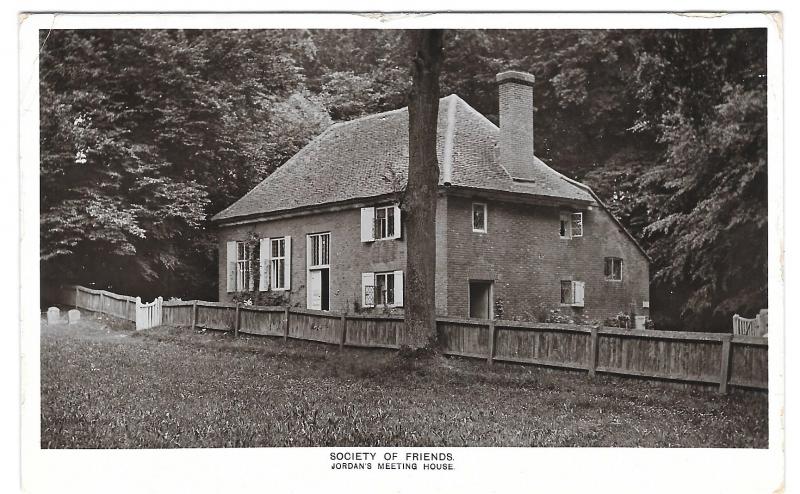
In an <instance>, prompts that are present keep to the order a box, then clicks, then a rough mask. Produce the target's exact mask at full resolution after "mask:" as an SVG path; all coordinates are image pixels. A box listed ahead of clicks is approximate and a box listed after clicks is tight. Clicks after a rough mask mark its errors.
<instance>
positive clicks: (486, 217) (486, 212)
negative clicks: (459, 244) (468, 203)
mask: <svg viewBox="0 0 800 494" xmlns="http://www.w3.org/2000/svg"><path fill="white" fill-rule="evenodd" d="M476 207H480V208H483V228H475V208H476ZM470 222H471V223H472V231H473V233H488V232H489V207H488V206H487V205H486V203H485V202H473V203H472V213H471V214H470Z"/></svg>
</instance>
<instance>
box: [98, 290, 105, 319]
mask: <svg viewBox="0 0 800 494" xmlns="http://www.w3.org/2000/svg"><path fill="white" fill-rule="evenodd" d="M97 312H99V313H101V314H105V312H103V292H102V291H101V292H100V310H99V311H97Z"/></svg>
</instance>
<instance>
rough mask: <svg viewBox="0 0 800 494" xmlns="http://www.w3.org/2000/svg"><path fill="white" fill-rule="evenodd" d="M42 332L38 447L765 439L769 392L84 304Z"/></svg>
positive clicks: (740, 442) (721, 443) (727, 442)
mask: <svg viewBox="0 0 800 494" xmlns="http://www.w3.org/2000/svg"><path fill="white" fill-rule="evenodd" d="M83 317H84V319H83V320H82V321H81V323H80V324H78V325H73V326H67V325H59V326H47V325H46V323H43V324H42V326H41V328H42V334H41V351H42V354H41V366H42V368H41V370H42V383H41V393H42V410H41V419H42V424H41V432H42V440H41V445H42V447H43V448H172V447H257V446H627V447H635V446H645V447H676V446H677V447H756V448H765V447H767V436H768V428H767V395H766V393H763V392H750V391H741V390H735V391H734V392H733V393H732V394H730V395H728V396H720V395H717V394H716V393H715V391H714V389H712V388H702V387H696V386H678V385H674V384H670V383H663V382H656V381H645V380H637V379H630V378H623V377H614V376H598V377H596V378H594V379H589V378H588V376H587V375H586V374H585V373H574V372H567V371H560V370H555V371H554V370H549V369H542V368H537V367H531V366H522V365H510V364H499V363H498V364H495V365H494V366H493V367H489V366H487V365H486V363H485V362H484V361H478V360H466V359H456V358H445V357H432V358H430V357H429V358H424V359H411V358H403V357H400V356H398V354H397V352H392V351H380V350H358V349H347V348H346V349H344V350H343V351H340V350H339V349H338V348H337V347H335V346H329V345H323V344H316V343H310V342H299V341H292V340H290V341H289V342H288V343H286V342H284V341H283V340H282V339H280V338H269V337H255V336H250V337H248V336H242V337H240V338H239V339H234V338H233V337H232V335H230V334H226V333H218V332H212V331H208V332H199V331H196V332H193V331H192V330H190V329H187V328H183V329H176V328H167V327H163V328H157V329H153V330H147V331H140V332H136V331H134V330H133V328H132V325H131V324H129V323H124V322H121V321H118V320H114V319H110V318H105V317H103V318H94V317H93V316H91V315H89V314H87V313H86V312H84V313H83Z"/></svg>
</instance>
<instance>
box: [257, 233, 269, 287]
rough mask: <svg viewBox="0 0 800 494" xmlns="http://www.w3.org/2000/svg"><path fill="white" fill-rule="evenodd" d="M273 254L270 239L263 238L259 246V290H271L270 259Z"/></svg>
mask: <svg viewBox="0 0 800 494" xmlns="http://www.w3.org/2000/svg"><path fill="white" fill-rule="evenodd" d="M270 254H272V244H270V242H269V237H267V238H262V239H261V240H260V241H259V245H258V289H259V291H262V292H266V291H267V290H269V257H270Z"/></svg>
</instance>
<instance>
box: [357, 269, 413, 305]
mask: <svg viewBox="0 0 800 494" xmlns="http://www.w3.org/2000/svg"><path fill="white" fill-rule="evenodd" d="M361 305H362V307H381V306H384V307H402V306H403V271H399V270H398V271H384V272H379V273H361Z"/></svg>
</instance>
